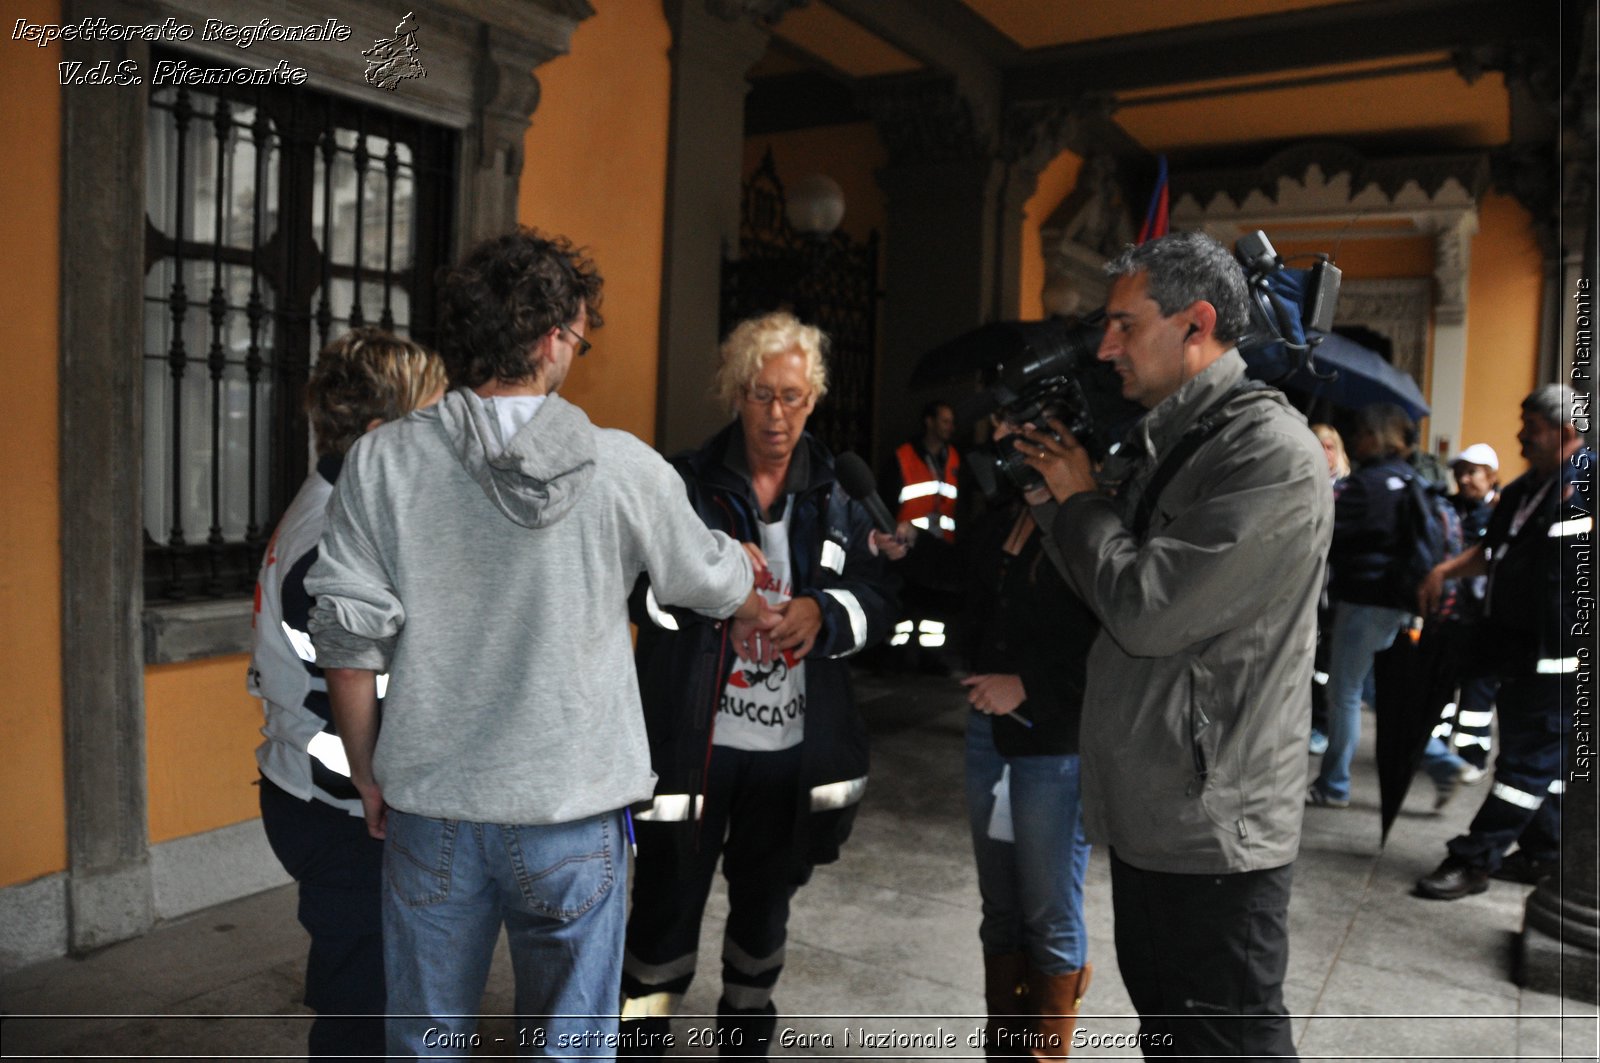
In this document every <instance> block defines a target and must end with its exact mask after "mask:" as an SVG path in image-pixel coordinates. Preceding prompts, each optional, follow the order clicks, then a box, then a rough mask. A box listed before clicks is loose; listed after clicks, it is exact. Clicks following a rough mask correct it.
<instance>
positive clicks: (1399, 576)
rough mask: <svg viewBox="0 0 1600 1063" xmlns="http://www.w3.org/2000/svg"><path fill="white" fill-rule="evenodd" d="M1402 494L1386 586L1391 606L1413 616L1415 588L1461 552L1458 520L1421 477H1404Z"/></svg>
mask: <svg viewBox="0 0 1600 1063" xmlns="http://www.w3.org/2000/svg"><path fill="white" fill-rule="evenodd" d="M1404 480H1405V492H1404V497H1403V498H1401V499H1400V503H1399V507H1398V513H1397V517H1398V519H1397V520H1396V522H1395V538H1396V541H1397V543H1398V546H1399V549H1398V550H1397V551H1396V552H1395V557H1394V560H1393V561H1392V562H1391V563H1390V565H1389V570H1388V572H1387V574H1386V582H1387V583H1388V586H1389V591H1390V594H1391V596H1392V598H1393V599H1394V603H1395V605H1397V606H1398V607H1399V608H1401V609H1406V610H1408V611H1411V612H1415V611H1416V608H1417V588H1418V587H1420V586H1422V581H1423V580H1424V579H1426V578H1427V576H1428V573H1429V572H1432V571H1433V569H1434V566H1436V565H1438V564H1439V562H1441V561H1443V560H1445V559H1446V558H1450V557H1454V556H1455V555H1456V554H1459V553H1460V552H1461V551H1462V550H1463V549H1464V543H1463V537H1462V532H1461V516H1460V514H1458V513H1457V512H1456V510H1455V507H1454V506H1452V505H1451V504H1450V500H1449V499H1448V498H1446V497H1445V495H1444V492H1442V491H1440V490H1439V489H1438V488H1436V487H1434V486H1432V485H1431V484H1429V483H1428V482H1427V481H1426V480H1424V479H1423V478H1422V477H1421V476H1418V475H1415V474H1413V475H1408V476H1405V477H1404Z"/></svg>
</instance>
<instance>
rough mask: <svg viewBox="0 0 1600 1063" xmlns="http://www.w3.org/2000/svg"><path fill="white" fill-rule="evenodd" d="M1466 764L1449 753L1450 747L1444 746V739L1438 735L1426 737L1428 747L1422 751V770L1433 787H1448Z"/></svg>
mask: <svg viewBox="0 0 1600 1063" xmlns="http://www.w3.org/2000/svg"><path fill="white" fill-rule="evenodd" d="M1466 763H1467V762H1466V761H1464V760H1462V759H1461V758H1460V757H1458V756H1456V755H1455V754H1454V753H1452V752H1450V747H1449V746H1448V745H1446V744H1445V741H1444V739H1442V738H1440V737H1439V736H1438V735H1430V736H1429V737H1428V745H1427V747H1426V748H1425V749H1423V751H1422V770H1423V771H1424V772H1426V773H1427V776H1428V778H1430V779H1432V780H1433V783H1434V785H1435V786H1448V785H1449V784H1450V780H1452V779H1454V778H1455V777H1456V776H1457V775H1458V774H1460V772H1461V769H1462V768H1463V767H1465V766H1466Z"/></svg>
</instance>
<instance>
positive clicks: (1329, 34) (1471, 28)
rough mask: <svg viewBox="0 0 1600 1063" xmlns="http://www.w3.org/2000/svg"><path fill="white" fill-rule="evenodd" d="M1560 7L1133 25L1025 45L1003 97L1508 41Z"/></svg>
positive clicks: (1402, 8) (1543, 28)
mask: <svg viewBox="0 0 1600 1063" xmlns="http://www.w3.org/2000/svg"><path fill="white" fill-rule="evenodd" d="M1558 12H1559V7H1558V6H1557V5H1554V4H1544V3H1536V2H1527V0H1523V2H1520V3H1508V2H1506V0H1361V2H1358V3H1346V4H1335V5H1331V6H1328V7H1318V8H1309V9H1304V10H1299V11H1289V12H1284V13H1281V14H1274V15H1261V16H1256V17H1252V18H1238V19H1226V20H1223V21H1219V22H1206V23H1200V24H1198V25H1193V26H1179V27H1175V28H1173V29H1165V30H1155V31H1152V32H1149V33H1135V34H1128V35H1125V36H1120V37H1108V38H1104V39H1101V40H1094V41H1084V42H1082V43H1078V44H1068V45H1060V46H1057V47H1051V48H1039V49H1034V50H1031V51H1029V52H1027V53H1025V54H1024V55H1023V56H1022V57H1021V58H1020V59H1018V60H1017V61H1016V62H1015V63H1013V64H1010V65H1009V66H1008V68H1007V69H1006V71H1005V73H1004V75H1003V76H1004V93H1005V100H1006V102H1008V103H1032V102H1044V101H1048V100H1070V99H1074V98H1076V97H1077V96H1079V95H1081V94H1083V93H1084V92H1091V91H1093V92H1118V91H1128V90H1132V89H1144V88H1151V87H1155V86H1161V85H1179V84H1186V83H1190V82H1195V81H1206V80H1211V79H1215V78H1226V77H1239V76H1246V75H1255V74H1267V73H1273V72H1276V71H1283V70H1292V69H1299V68H1304V67H1316V66H1328V65H1330V64H1335V63H1344V62H1351V61H1355V60H1362V59H1381V58H1385V57H1388V56H1396V55H1415V54H1417V53H1419V52H1430V51H1442V50H1448V49H1453V48H1459V47H1468V46H1472V45H1480V44H1491V43H1497V42H1499V43H1503V42H1505V41H1508V40H1515V39H1526V38H1546V39H1548V40H1550V41H1551V42H1552V44H1554V43H1555V42H1556V41H1557V40H1558V38H1559V21H1558Z"/></svg>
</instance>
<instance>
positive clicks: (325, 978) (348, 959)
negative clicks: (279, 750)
mask: <svg viewBox="0 0 1600 1063" xmlns="http://www.w3.org/2000/svg"><path fill="white" fill-rule="evenodd" d="M261 824H262V826H263V827H265V828H266V832H267V842H268V843H269V844H270V845H271V846H272V851H273V853H274V854H275V855H276V856H277V858H278V861H279V862H280V863H281V864H283V869H284V870H285V871H287V872H289V874H291V875H293V876H294V879H295V881H296V882H298V883H299V884H300V910H299V917H300V925H301V926H303V927H305V928H306V930H307V932H309V933H310V934H311V953H310V955H309V956H307V957H306V995H305V1002H306V1006H307V1007H308V1008H311V1009H312V1010H313V1011H315V1012H317V1018H316V1019H315V1020H314V1021H313V1022H312V1023H311V1033H310V1037H309V1043H308V1045H307V1050H308V1052H309V1053H310V1054H311V1055H313V1056H318V1057H329V1056H332V1057H352V1058H354V1057H363V1056H365V1057H374V1056H376V1057H381V1056H382V1055H383V1054H384V1051H385V1041H384V1031H383V1013H384V981H383V907H382V892H381V889H380V887H381V885H382V880H383V842H381V841H379V840H378V839H376V838H374V837H372V836H371V835H369V834H368V833H367V823H366V820H364V819H363V818H362V817H360V816H352V815H350V814H349V813H348V812H345V811H342V810H341V809H337V808H334V807H333V806H332V805H326V804H323V803H322V802H321V801H302V800H300V799H299V798H297V797H295V796H294V795H293V794H290V793H288V792H287V791H285V790H283V789H282V788H280V787H278V786H276V785H274V784H273V783H272V782H271V781H269V780H267V779H262V780H261ZM341 1016H358V1017H356V1018H347V1017H341ZM359 1016H371V1018H362V1017H359Z"/></svg>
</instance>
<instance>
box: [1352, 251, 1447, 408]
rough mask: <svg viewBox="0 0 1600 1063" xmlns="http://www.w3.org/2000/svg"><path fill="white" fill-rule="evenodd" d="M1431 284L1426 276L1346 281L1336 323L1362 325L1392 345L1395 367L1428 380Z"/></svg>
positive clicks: (1419, 379) (1416, 377)
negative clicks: (1383, 337)
mask: <svg viewBox="0 0 1600 1063" xmlns="http://www.w3.org/2000/svg"><path fill="white" fill-rule="evenodd" d="M1432 301H1433V291H1432V285H1431V284H1430V283H1429V281H1428V280H1427V279H1426V278H1421V277H1415V278H1401V279H1397V280H1365V281H1363V280H1352V281H1346V282H1345V283H1344V285H1343V286H1342V287H1341V289H1340V292H1339V305H1338V307H1337V309H1336V310H1335V312H1334V323H1335V324H1337V325H1362V326H1365V327H1366V328H1369V329H1372V330H1373V331H1374V332H1378V333H1381V334H1382V335H1384V336H1385V337H1387V338H1388V340H1389V341H1390V343H1391V344H1393V350H1392V351H1391V358H1392V360H1393V363H1394V365H1395V367H1396V368H1399V369H1403V370H1405V371H1406V372H1407V373H1410V374H1411V376H1412V378H1413V379H1414V380H1416V381H1417V382H1418V383H1419V384H1420V383H1422V382H1423V381H1424V380H1426V379H1427V376H1426V373H1425V369H1426V362H1427V351H1428V310H1429V304H1430V303H1431V302H1432Z"/></svg>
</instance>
